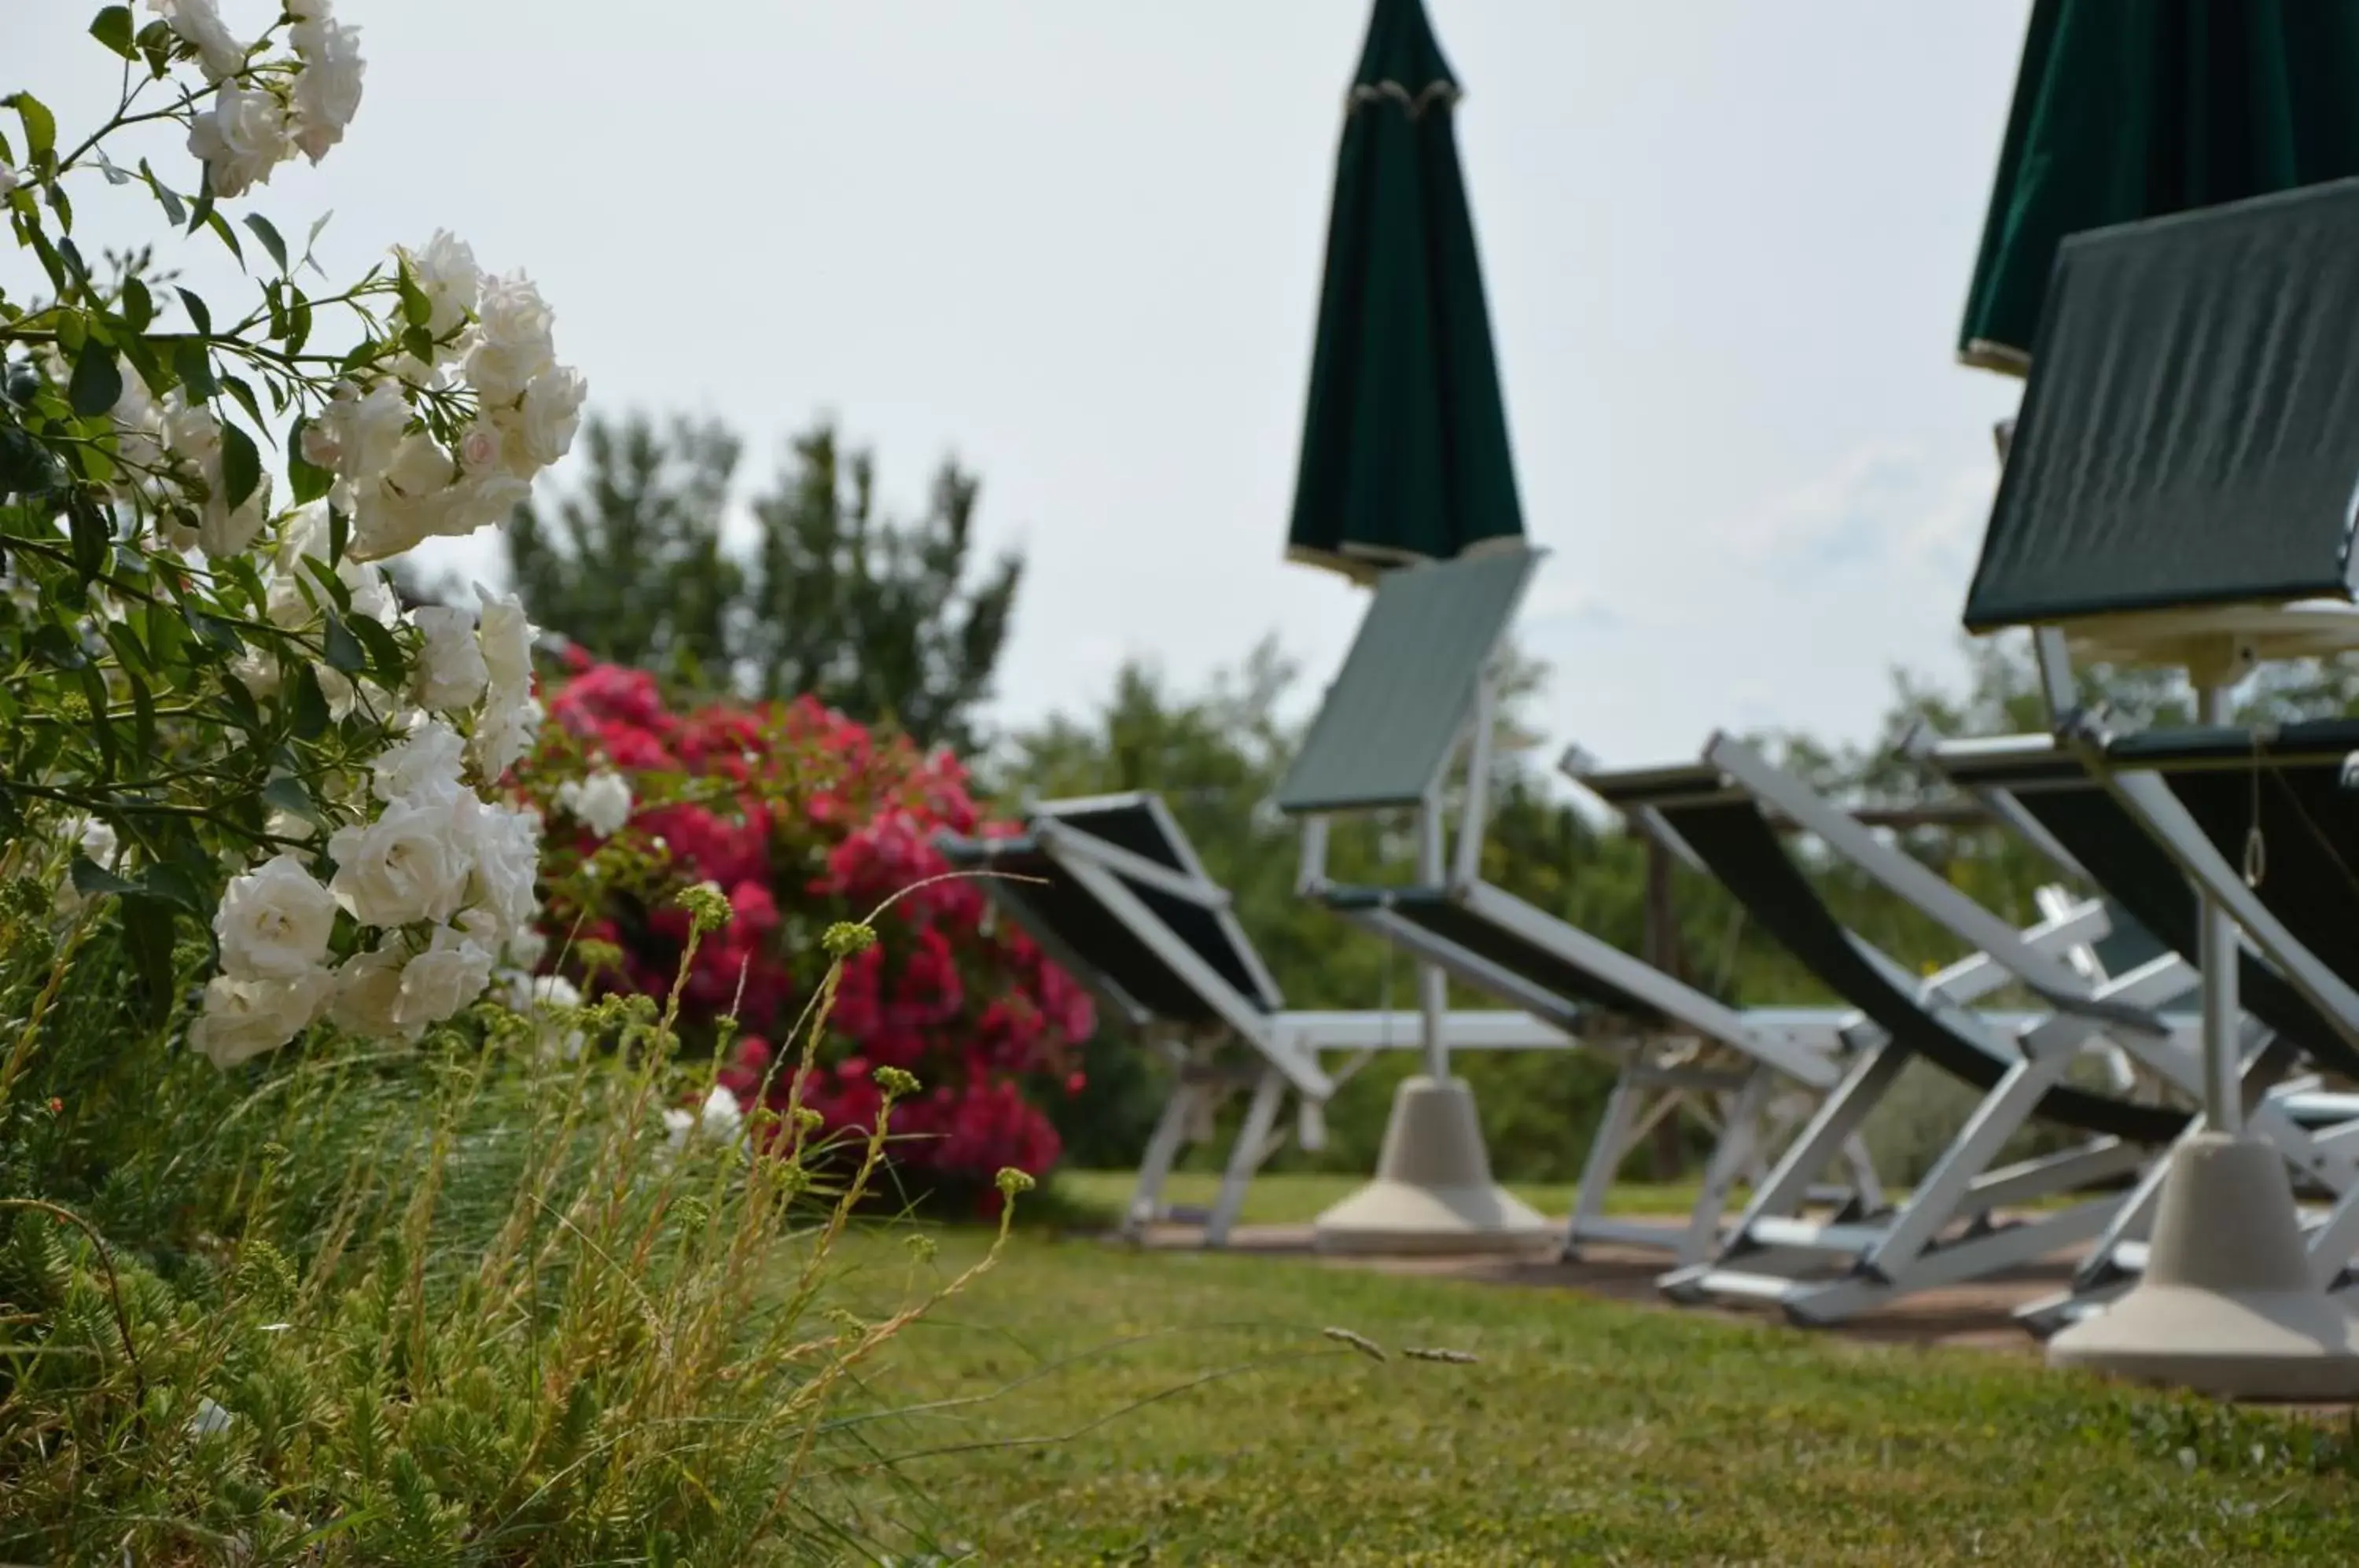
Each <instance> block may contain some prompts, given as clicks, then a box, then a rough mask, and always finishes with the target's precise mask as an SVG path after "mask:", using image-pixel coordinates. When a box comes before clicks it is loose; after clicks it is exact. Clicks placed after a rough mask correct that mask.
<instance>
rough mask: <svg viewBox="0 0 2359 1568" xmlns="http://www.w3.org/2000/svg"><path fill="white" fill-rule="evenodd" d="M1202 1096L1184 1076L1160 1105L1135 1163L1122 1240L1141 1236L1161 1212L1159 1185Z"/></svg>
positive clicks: (1167, 1175)
mask: <svg viewBox="0 0 2359 1568" xmlns="http://www.w3.org/2000/svg"><path fill="white" fill-rule="evenodd" d="M1203 1093H1204V1088H1203V1085H1201V1084H1200V1083H1193V1082H1191V1081H1190V1079H1189V1078H1188V1077H1187V1076H1186V1075H1185V1074H1184V1073H1183V1074H1182V1075H1181V1077H1180V1082H1178V1083H1174V1084H1173V1085H1172V1086H1171V1097H1170V1098H1169V1099H1168V1100H1166V1101H1164V1102H1163V1114H1162V1115H1161V1116H1158V1117H1157V1118H1156V1122H1155V1132H1154V1135H1153V1136H1152V1137H1150V1138H1147V1152H1146V1153H1145V1154H1144V1155H1143V1156H1141V1157H1140V1159H1139V1161H1138V1185H1137V1187H1136V1189H1135V1190H1134V1191H1133V1192H1132V1193H1131V1198H1130V1212H1129V1213H1128V1214H1125V1215H1124V1216H1123V1225H1122V1233H1123V1235H1124V1236H1128V1237H1136V1236H1139V1235H1141V1234H1142V1233H1144V1232H1145V1231H1146V1229H1147V1226H1148V1225H1153V1224H1154V1223H1155V1217H1156V1215H1158V1214H1160V1213H1162V1212H1163V1184H1164V1182H1165V1181H1168V1180H1169V1178H1170V1175H1171V1167H1172V1164H1173V1163H1174V1162H1175V1161H1176V1160H1178V1159H1179V1158H1180V1148H1181V1147H1182V1146H1183V1145H1184V1144H1186V1142H1187V1141H1188V1129H1189V1125H1190V1123H1192V1122H1193V1121H1194V1120H1195V1119H1196V1100H1197V1097H1198V1096H1199V1095H1201V1094H1203Z"/></svg>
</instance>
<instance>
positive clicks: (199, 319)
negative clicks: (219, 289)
mask: <svg viewBox="0 0 2359 1568" xmlns="http://www.w3.org/2000/svg"><path fill="white" fill-rule="evenodd" d="M172 292H173V293H175V294H178V295H179V297H180V309H182V310H186V311H187V312H188V313H189V324H190V326H193V327H195V328H196V329H197V334H198V335H199V336H200V337H208V338H209V337H211V336H212V335H213V313H212V311H211V310H208V309H206V308H205V302H204V301H203V300H202V299H199V298H197V296H195V295H194V294H191V293H190V292H189V291H188V290H187V289H182V288H180V287H179V286H178V285H177V284H176V285H174V286H173V289H172Z"/></svg>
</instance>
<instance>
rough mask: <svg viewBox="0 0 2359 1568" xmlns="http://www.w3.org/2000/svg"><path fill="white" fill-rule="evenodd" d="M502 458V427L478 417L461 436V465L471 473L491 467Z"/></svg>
mask: <svg viewBox="0 0 2359 1568" xmlns="http://www.w3.org/2000/svg"><path fill="white" fill-rule="evenodd" d="M499 460H500V428H499V427H498V426H497V425H495V424H493V423H491V422H490V421H489V420H487V419H477V420H476V421H475V422H474V423H473V424H472V425H469V426H468V427H467V430H466V433H465V434H464V435H462V436H461V437H460V438H459V466H460V467H461V468H462V469H465V470H466V471H467V472H469V473H471V474H472V473H473V472H474V471H475V470H477V469H479V468H489V467H491V466H492V465H493V464H494V463H497V462H499Z"/></svg>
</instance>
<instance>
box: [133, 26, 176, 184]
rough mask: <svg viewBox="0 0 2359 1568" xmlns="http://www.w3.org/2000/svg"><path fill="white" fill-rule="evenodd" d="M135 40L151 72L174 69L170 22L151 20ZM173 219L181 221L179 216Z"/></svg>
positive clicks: (160, 72)
mask: <svg viewBox="0 0 2359 1568" xmlns="http://www.w3.org/2000/svg"><path fill="white" fill-rule="evenodd" d="M133 41H134V42H136V43H137V44H138V46H139V52H140V53H141V54H142V55H144V56H145V57H147V70H148V72H149V74H151V75H155V76H161V75H163V74H164V73H165V72H166V71H169V70H171V69H172V49H173V45H174V43H175V42H176V40H175V39H174V38H173V36H172V29H171V27H170V26H169V25H168V24H167V23H163V22H150V23H148V24H147V26H146V27H142V28H140V29H139V36H138V38H136V39H134V40H133ZM172 221H173V222H174V223H179V219H178V218H175V219H173V220H172Z"/></svg>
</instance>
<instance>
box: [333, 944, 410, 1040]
mask: <svg viewBox="0 0 2359 1568" xmlns="http://www.w3.org/2000/svg"><path fill="white" fill-rule="evenodd" d="M407 961H408V954H406V953H403V952H402V951H401V949H400V947H399V946H398V945H397V944H395V943H387V944H386V946H384V947H380V948H378V949H376V950H375V952H373V953H354V954H353V956H352V957H350V958H348V959H346V960H345V961H344V966H343V967H342V969H339V970H337V971H336V994H335V1000H334V1002H333V1003H332V1005H331V1006H330V1007H329V1009H328V1019H329V1021H330V1022H331V1023H333V1024H334V1025H335V1026H336V1027H337V1028H338V1029H342V1030H344V1031H346V1032H347V1033H350V1034H356V1035H359V1036H360V1037H361V1038H362V1039H363V1040H400V1039H414V1038H415V1037H416V1035H417V1032H418V1031H417V1030H415V1029H405V1028H403V1027H402V1025H401V1022H400V1020H399V1012H400V1005H401V969H402V965H403V964H405V963H406V962H407Z"/></svg>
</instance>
